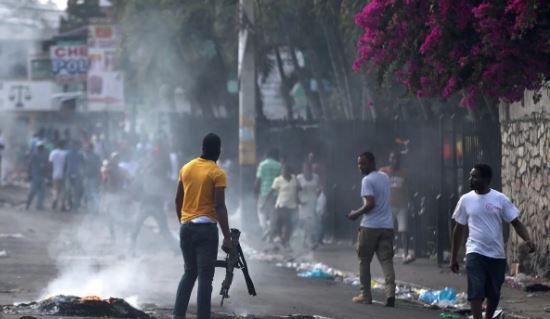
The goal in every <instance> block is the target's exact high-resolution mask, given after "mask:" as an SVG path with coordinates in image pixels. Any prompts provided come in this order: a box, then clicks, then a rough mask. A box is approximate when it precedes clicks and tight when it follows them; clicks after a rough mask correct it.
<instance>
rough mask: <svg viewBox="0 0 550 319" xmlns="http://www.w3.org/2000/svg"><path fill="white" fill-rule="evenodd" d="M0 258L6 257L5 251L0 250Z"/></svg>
mask: <svg viewBox="0 0 550 319" xmlns="http://www.w3.org/2000/svg"><path fill="white" fill-rule="evenodd" d="M0 257H8V252H7V251H5V250H0Z"/></svg>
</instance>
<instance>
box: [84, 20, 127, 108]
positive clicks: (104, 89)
mask: <svg viewBox="0 0 550 319" xmlns="http://www.w3.org/2000/svg"><path fill="white" fill-rule="evenodd" d="M118 44H119V42H118V39H117V37H116V29H115V28H113V27H112V26H108V25H107V26H90V30H89V36H88V59H89V63H90V64H89V68H88V109H89V110H91V111H94V110H108V109H112V108H113V107H115V108H117V107H122V106H123V105H124V78H123V74H122V72H120V71H118V69H119V68H118V61H117V57H118V55H117V54H118V52H117V47H118Z"/></svg>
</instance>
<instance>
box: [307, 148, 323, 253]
mask: <svg viewBox="0 0 550 319" xmlns="http://www.w3.org/2000/svg"><path fill="white" fill-rule="evenodd" d="M306 161H307V162H308V163H309V164H310V165H311V171H312V172H313V174H315V175H317V176H318V177H319V194H318V195H317V204H316V212H317V216H318V218H319V224H318V229H317V234H316V238H315V245H316V246H318V245H322V244H323V239H324V237H325V223H326V222H327V221H326V220H325V219H326V214H325V213H326V205H327V197H326V192H325V187H326V169H325V164H324V163H323V162H322V161H320V160H319V156H317V155H315V153H314V152H310V153H309V154H308V155H307V160H306Z"/></svg>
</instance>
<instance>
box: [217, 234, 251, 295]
mask: <svg viewBox="0 0 550 319" xmlns="http://www.w3.org/2000/svg"><path fill="white" fill-rule="evenodd" d="M240 236H241V232H240V231H239V230H238V229H235V228H231V242H232V243H233V250H232V251H231V252H230V253H229V254H227V256H226V257H225V260H217V261H216V267H220V268H225V279H224V280H223V282H222V289H221V290H220V295H221V296H222V301H221V306H223V300H224V299H225V298H229V288H231V283H233V270H234V269H235V268H237V269H240V270H241V271H242V272H243V275H244V280H245V282H246V287H247V288H248V294H250V295H251V296H256V288H254V283H253V282H252V278H250V274H249V273H248V265H247V264H246V260H245V259H244V254H243V250H242V248H241V244H240V243H239V237H240Z"/></svg>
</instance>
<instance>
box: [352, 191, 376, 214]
mask: <svg viewBox="0 0 550 319" xmlns="http://www.w3.org/2000/svg"><path fill="white" fill-rule="evenodd" d="M374 205H375V202H374V196H370V195H369V196H363V206H361V207H359V208H358V209H356V210H352V211H351V212H350V213H349V214H348V218H349V219H351V220H356V219H357V218H359V216H361V215H363V214H368V213H369V212H370V211H371V210H372V209H373V208H374Z"/></svg>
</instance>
